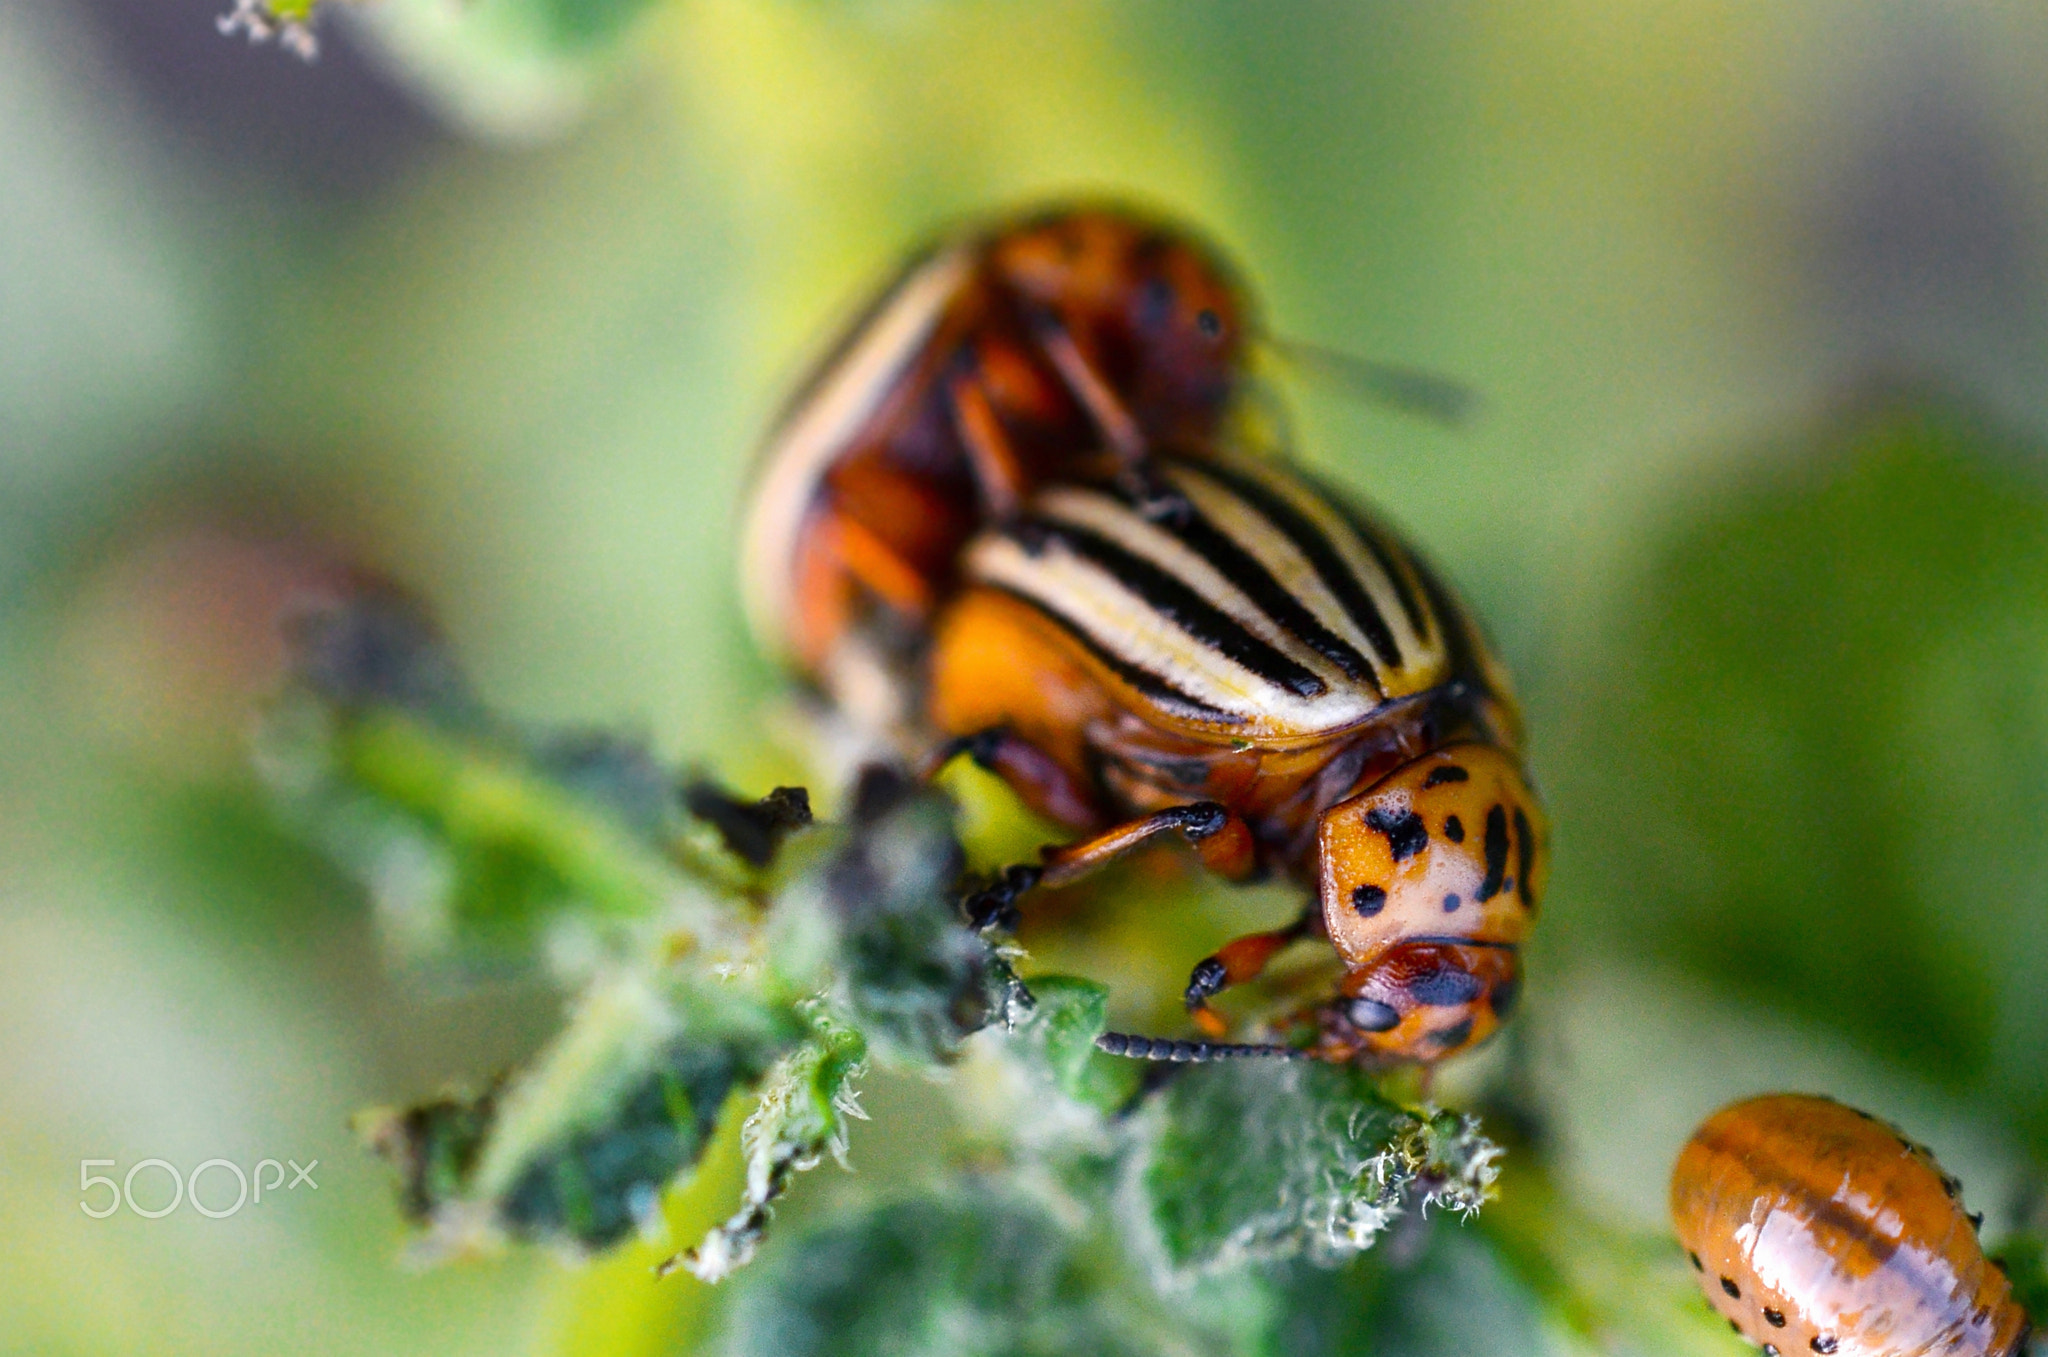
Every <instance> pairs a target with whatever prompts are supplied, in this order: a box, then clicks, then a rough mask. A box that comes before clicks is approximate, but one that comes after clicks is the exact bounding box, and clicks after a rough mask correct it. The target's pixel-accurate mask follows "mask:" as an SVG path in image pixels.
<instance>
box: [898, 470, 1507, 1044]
mask: <svg viewBox="0 0 2048 1357" xmlns="http://www.w3.org/2000/svg"><path fill="white" fill-rule="evenodd" d="M1146 470H1147V473H1148V483H1147V484H1146V485H1145V486H1143V487H1142V488H1138V489H1133V488H1132V487H1130V486H1128V485H1126V484H1123V483H1110V484H1103V485H1075V484H1060V485H1055V486H1050V487H1047V488H1046V489H1044V490H1042V491H1040V492H1039V493H1037V494H1036V495H1034V496H1033V497H1032V498H1031V499H1030V500H1029V501H1027V502H1026V504H1025V507H1024V509H1023V511H1022V512H1021V513H1019V514H1018V515H1017V516H1016V517H1015V518H1014V519H1012V520H1010V521H1009V522H1007V523H1004V524H1001V525H996V526H991V527H990V528H988V529H987V530H985V531H984V532H983V533H981V534H980V535H979V536H977V537H976V538H975V539H974V540H973V541H972V542H971V543H969V545H968V546H967V548H966V550H965V551H964V552H963V554H962V567H961V575H962V579H961V584H960V588H959V590H958V592H957V593H955V594H954V595H953V596H952V597H951V598H950V599H949V600H948V601H947V603H946V604H945V606H944V607H943V608H942V609H941V611H940V613H939V616H938V617H937V619H936V621H935V623H934V625H933V639H932V643H931V650H930V655H929V659H928V667H927V670H926V674H927V686H926V691H925V697H924V710H925V713H926V716H927V719H928V721H929V723H930V725H931V727H932V728H933V729H934V730H936V731H937V732H939V733H941V734H946V735H950V736H952V737H953V742H952V744H951V745H950V746H948V748H947V750H946V751H945V752H952V751H955V750H957V751H962V752H966V753H968V754H971V755H972V756H973V757H974V758H975V759H976V760H977V761H979V762H981V763H982V764H983V765H985V766H987V767H989V768H992V769H994V770H995V771H996V772H998V773H999V774H1001V775H1002V776H1003V778H1004V779H1005V780H1006V781H1008V782H1009V783H1010V785H1011V786H1012V787H1013V788H1015V789H1016V790H1017V792H1018V793H1019V794H1020V795H1021V796H1022V797H1023V799H1024V800H1025V801H1026V802H1027V803H1029V804H1030V805H1031V806H1032V807H1033V808H1034V809H1036V810H1038V811H1039V812H1041V813H1042V814H1045V815H1047V816H1049V817H1051V818H1053V819H1055V820H1059V821H1061V822H1063V823H1065V824H1067V825H1070V826H1072V827H1073V828H1075V829H1077V830H1081V831H1084V832H1088V833H1089V837H1086V838H1084V839H1082V840H1080V841H1079V842H1076V843H1073V844H1069V845H1067V846H1065V847H1061V848H1056V849H1049V850H1047V852H1046V854H1045V860H1044V862H1043V863H1042V864H1038V865H1034V866H1028V867H1018V868H1012V869H1011V871H1010V872H1009V874H1008V875H1007V876H1006V877H1005V878H1004V880H1003V881H1002V882H1001V883H1000V884H999V885H997V886H996V887H994V888H992V889H990V890H988V891H984V892H982V893H981V894H980V895H978V896H977V897H975V899H974V900H973V901H972V908H973V909H974V910H975V911H976V912H977V915H978V921H979V922H996V921H1000V919H1001V917H1002V916H1003V914H1004V913H1005V912H1006V911H1007V910H1009V909H1010V908H1011V906H1012V902H1013V900H1014V898H1015V896H1016V895H1017V894H1018V893H1020V892H1021V891H1023V890H1026V889H1029V888H1030V887H1032V886H1035V885H1042V884H1059V883H1064V882H1068V881H1072V880H1075V879H1077V878H1079V877H1081V876H1083V875H1085V874H1086V873H1088V872H1090V871H1093V870H1094V869H1096V868H1097V867H1099V866H1101V865H1103V864H1104V863H1106V862H1108V861H1109V860H1111V859H1113V858H1115V857H1117V856H1119V855H1120V854H1122V853H1124V852H1126V851H1128V850H1130V849H1132V848H1135V847H1137V846H1139V845H1140V844H1143V843H1147V842H1150V841H1152V840H1154V839H1157V838H1158V837H1160V836H1162V835H1167V834H1171V833H1175V832H1178V833H1179V834H1180V835H1182V836H1183V837H1185V838H1186V839H1188V840H1189V841H1191V842H1192V843H1193V844H1194V845H1195V847H1196V850H1197V851H1198V853H1199V854H1200V856H1201V858H1202V860H1203V861H1204V862H1205V863H1206V864H1207V865H1208V866H1209V867H1210V868H1212V869H1214V870H1216V871H1218V872H1221V873H1223V874H1224V875H1226V876H1229V877H1233V878H1237V879H1244V878H1248V877H1251V876H1254V875H1256V874H1257V873H1259V872H1260V871H1262V870H1266V869H1273V870H1278V871H1281V872H1284V873H1286V874H1288V875H1290V876H1292V877H1294V878H1295V879H1297V880H1299V881H1301V882H1302V883H1303V885H1305V886H1307V887H1309V888H1310V889H1312V890H1313V891H1314V892H1315V896H1316V904H1315V905H1314V906H1312V907H1311V908H1310V909H1309V910H1307V911H1305V912H1304V914H1303V915H1302V917H1301V918H1300V919H1299V920H1298V921H1296V922H1295V923H1294V924H1293V925H1291V926H1290V927H1287V928H1283V929H1278V930H1275V931H1272V932H1268V933H1259V934H1253V935H1250V936H1247V937H1243V938H1239V939H1236V940H1235V941H1233V942H1231V943H1229V944H1227V945H1226V946H1224V947H1223V948H1222V949H1221V950H1219V951H1218V952H1217V953H1216V954H1215V955H1213V956H1211V957H1209V958H1206V959H1205V960H1204V961H1203V962H1202V963H1201V964H1200V965H1198V966H1196V967H1195V969H1194V972H1193V975H1192V976H1191V977H1190V980H1189V984H1188V990H1187V1001H1188V1007H1189V1009H1190V1011H1191V1012H1192V1013H1193V1015H1194V1016H1195V1019H1196V1021H1197V1023H1198V1025H1200V1026H1201V1027H1202V1028H1203V1030H1204V1032H1205V1033H1206V1034H1208V1035H1209V1036H1211V1037H1215V1036H1220V1035H1222V1024H1221V1021H1220V1019H1218V1018H1217V1016H1216V1015H1215V1014H1214V1012H1213V1011H1212V1010H1210V1009H1209V1007H1208V1000H1209V998H1210V997H1211V996H1213V995H1214V994H1215V993H1217V992H1218V991H1220V990H1222V989H1224V988H1226V987H1227V986H1230V985H1235V984H1239V983H1242V982H1243V981H1246V980H1249V979H1251V978H1253V977H1254V976H1256V975H1257V974H1259V972H1260V971H1261V970H1262V969H1263V968H1264V967H1265V965H1266V963H1267V962H1268V961H1269V960H1270V959H1271V958H1272V957H1273V956H1274V955H1275V954H1276V953H1277V952H1278V951H1279V950H1280V949H1281V948H1282V947H1284V946H1286V945H1287V944H1288V943H1290V942H1292V941H1294V940H1296V939H1298V938H1303V937H1311V936H1314V937H1323V938H1327V939H1328V940H1329V941H1330V942H1331V943H1332V944H1333V945H1334V946H1335V948H1336V950H1337V952H1338V954H1339V956H1340V957H1341V958H1342V959H1343V961H1344V962H1345V964H1346V968H1347V969H1346V972H1345V975H1344V977H1343V979H1342V980H1341V981H1340V982H1339V986H1338V993H1337V995H1336V996H1335V997H1334V998H1332V999H1331V1000H1329V1001H1328V1002H1326V1003H1324V1004H1321V1005H1319V1006H1317V1007H1316V1008H1315V1009H1313V1010H1312V1011H1311V1012H1310V1013H1307V1014H1304V1015H1302V1016H1303V1017H1304V1018H1305V1019H1307V1020H1310V1021H1312V1022H1313V1024H1314V1029H1315V1037H1314V1041H1313V1045H1312V1047H1311V1051H1312V1053H1314V1054H1317V1055H1319V1056H1323V1057H1326V1058H1330V1059H1350V1058H1353V1057H1355V1056H1364V1057H1367V1058H1372V1059H1380V1060H1423V1061H1428V1060H1436V1059H1440V1058H1442V1057H1444V1056H1447V1055H1450V1054H1453V1053H1455V1052H1457V1051H1460V1050H1463V1049H1466V1048H1467V1047H1469V1046H1472V1045H1474V1044H1476V1043H1478V1042H1480V1041H1483V1040H1484V1039H1485V1038H1486V1037H1487V1036H1489V1035H1491V1034H1492V1033H1493V1032H1494V1030H1495V1029H1496V1028H1497V1027H1498V1026H1499V1024H1500V1021H1501V1019H1502V1018H1504V1017H1505V1016H1506V1015H1507V1014H1508V1012H1509V1011H1510V1010H1511V1009H1512V1007H1513V1004H1514V1001H1515V997H1516V992H1517V988H1518V985H1519V979H1520V964H1519V952H1520V947H1521V944H1522V941H1523V939H1524V938H1525V936H1526V935H1527V933H1528V930H1529V926H1530V923H1531V921H1532V919H1533V918H1534V915H1535V911H1536V908H1537V903H1538V901H1539V899H1540V897H1541V891H1542V883H1543V877H1544V872H1545V867H1546V856H1547V854H1546V843H1545V837H1544V822H1543V815H1542V811H1541V809H1540V808H1539V806H1538V804H1537V801H1536V798H1535V796H1534V794H1533V793H1532V792H1531V791H1530V788H1529V784H1528V780H1527V777H1526V775H1525V774H1524V772H1523V770H1522V766H1521V760H1520V757H1519V754H1518V753H1517V749H1518V743H1519V733H1520V732H1519V719H1518V717H1517V715H1516V711H1515V708H1514V705H1513V701H1512V699H1511V698H1510V696H1509V694H1508V691H1507V688H1506V682H1505V679H1504V676H1503V675H1502V674H1501V671H1500V669H1499V667H1498V666H1497V665H1496V664H1495V663H1494V662H1493V661H1492V660H1491V659H1490V658H1489V656H1488V653H1487V651H1486V649H1485V647H1484V644H1483V642H1482V641H1481V639H1480V637H1479V635H1478V633H1477V630H1476V629H1475V627H1474V626H1473V624H1472V622H1471V620H1470V619H1469V617H1468V616H1467V615H1466V613H1465V612H1464V610H1463V609H1462V608H1461V607H1460V606H1459V605H1458V604H1457V602H1456V600H1455V599H1454V598H1453V596H1452V595H1451V593H1450V591H1449V590H1448V589H1447V588H1446V587H1445V586H1444V585H1443V583H1442V582H1441V581H1440V580H1438V579H1437V578H1436V577H1435V576H1434V575H1433V574H1432V573H1431V572H1430V571H1429V570H1428V569H1427V568H1426V567H1425V566H1424V565H1423V564H1422V563H1421V562H1420V561H1419V560H1418V559H1417V558H1416V557H1415V556H1414V555H1413V554H1412V553H1411V552H1409V551H1408V550H1407V548H1406V547H1404V546H1403V545H1402V544H1401V543H1400V542H1399V540H1397V539H1396V538H1395V537H1394V536H1393V535H1392V534H1391V533H1389V532H1388V531H1387V530H1386V529H1385V528H1384V527H1383V526H1381V525H1380V524H1378V523H1376V522H1374V521H1373V520H1371V519H1369V518H1367V517H1365V516H1363V515H1361V514H1359V513H1357V512H1355V511H1353V510H1352V509H1350V508H1348V507H1347V506H1345V505H1344V504H1343V502H1342V501H1341V500H1340V499H1338V498H1337V497H1336V496H1334V495H1332V494H1330V493H1329V492H1327V491H1326V490H1324V489H1322V488H1321V487H1318V486H1316V485H1314V484H1312V483H1311V482H1310V481H1308V480H1307V479H1305V478H1304V477H1302V476H1301V475H1300V474H1299V473H1297V472H1295V471H1293V470H1291V469H1289V468H1288V467H1287V466H1286V465H1285V464H1284V463H1282V462H1280V461H1278V460H1277V459H1271V458H1264V457H1252V456H1241V455H1230V454H1228V453H1226V452H1224V451H1222V450H1219V449H1210V450H1207V451H1205V452H1204V453H1203V454H1202V455H1200V456H1184V455H1179V454H1176V453H1172V452H1166V451H1161V452H1157V453H1155V454H1153V455H1152V457H1150V458H1149V459H1148V461H1147V466H1146ZM1183 1045H1184V1046H1185V1047H1186V1048H1187V1049H1182V1048H1181V1047H1174V1046H1171V1045H1169V1049H1168V1051H1167V1054H1168V1055H1169V1056H1170V1057H1171V1058H1177V1059H1199V1058H1202V1055H1203V1050H1202V1045H1201V1043H1186V1044H1183Z"/></svg>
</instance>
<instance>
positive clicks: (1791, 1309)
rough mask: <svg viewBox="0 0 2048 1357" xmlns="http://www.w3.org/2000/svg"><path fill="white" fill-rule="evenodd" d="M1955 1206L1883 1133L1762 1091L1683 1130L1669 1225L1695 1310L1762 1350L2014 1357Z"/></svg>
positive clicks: (1949, 1189)
mask: <svg viewBox="0 0 2048 1357" xmlns="http://www.w3.org/2000/svg"><path fill="white" fill-rule="evenodd" d="M1960 1196H1961V1187H1960V1185H1959V1184H1958V1183H1957V1182H1956V1180H1955V1179H1954V1178H1952V1177H1949V1176H1948V1175H1947V1174H1944V1173H1943V1172H1942V1170H1941V1166H1940V1165H1939V1164H1937V1163H1935V1162H1934V1156H1933V1155H1931V1154H1930V1153H1928V1151H1927V1150H1925V1149H1924V1148H1922V1147H1921V1146H1919V1145H1916V1144H1914V1143H1913V1142H1912V1141H1910V1140H1907V1139H1906V1138H1905V1137H1904V1136H1902V1135H1900V1134H1899V1133H1898V1132H1897V1131H1896V1130H1894V1129H1893V1128H1891V1127H1890V1126H1887V1125H1886V1124H1885V1123H1883V1122H1881V1121H1878V1120H1876V1119H1875V1118H1872V1117H1870V1116H1868V1115H1866V1114H1864V1113H1862V1112H1858V1111H1856V1110H1855V1109H1854V1108H1850V1107H1844V1106H1843V1105H1842V1104H1840V1103H1837V1102H1834V1101H1831V1100H1830V1099H1827V1098H1817V1097H1810V1096H1806V1095H1801V1094H1773V1095H1770V1096H1767V1097H1761V1098H1751V1099H1749V1100H1747V1101H1744V1102H1739V1103H1735V1104H1732V1105H1731V1106H1728V1107H1725V1108H1722V1109H1721V1110H1720V1111H1719V1112H1716V1113H1715V1114H1714V1115H1713V1116H1711V1117H1709V1118H1707V1120H1706V1121H1705V1122H1703V1123H1702V1124H1701V1125H1700V1128H1699V1129H1698V1130H1697V1131H1695V1132H1693V1136H1692V1139H1691V1140H1690V1141H1688V1142H1687V1143H1686V1146H1685V1148H1684V1150H1683V1151H1681V1152H1680V1153H1679V1156H1678V1163H1677V1165H1676V1166H1675V1167H1674V1168H1673V1170H1672V1175H1671V1218H1672V1223H1673V1224H1674V1225H1675V1226H1676V1228H1677V1231H1678V1238H1679V1241H1680V1242H1681V1243H1683V1244H1684V1245H1685V1248H1686V1252H1687V1255H1688V1257H1689V1258H1690V1260H1691V1262H1692V1266H1693V1267H1694V1269H1695V1270H1696V1271H1697V1272H1698V1274H1699V1279H1700V1285H1701V1287H1702V1288H1703V1289H1704V1290H1705V1292H1706V1295H1707V1300H1708V1301H1709V1302H1710V1303H1711V1304H1712V1305H1713V1306H1714V1308H1715V1309H1716V1310H1718V1311H1720V1312H1721V1314H1723V1315H1724V1316H1726V1317H1727V1319H1728V1321H1729V1323H1730V1325H1731V1326H1733V1327H1734V1328H1735V1330H1736V1331H1737V1332H1739V1333H1741V1334H1742V1335H1743V1336H1744V1337H1746V1338H1749V1339H1750V1340H1751V1341H1753V1342H1755V1343H1757V1344H1759V1345H1760V1346H1762V1348H1763V1350H1764V1351H1765V1352H1766V1353H1772V1354H1784V1355H1785V1357H1791V1354H1809V1353H1818V1354H1822V1355H1823V1357H1826V1354H1836V1355H1837V1357H1937V1355H1940V1357H1948V1355H1950V1354H1953V1357H2016V1354H2018V1353H2019V1352H2020V1351H2021V1350H2022V1349H2023V1347H2024V1346H2025V1343H2026V1336H2027V1330H2028V1325H2027V1317H2026V1315H2025V1313H2024V1312H2023V1311H2022V1310H2021V1309H2020V1308H2019V1306H2018V1305H2017V1304H2015V1303H2014V1301H2013V1298H2012V1285H2011V1283H2010V1282H2009V1281H2008V1280H2007V1279H2006V1276H2005V1274H2004V1273H2003V1272H2001V1271H1999V1270H1998V1268H1997V1267H1995V1266H1994V1265H1992V1264H1991V1263H1990V1262H1989V1261H1987V1260H1986V1259H1985V1257H1984V1251H1983V1249H1982V1248H1980V1247H1979V1246H1978V1243H1977V1234H1976V1228H1975V1223H1974V1221H1973V1220H1972V1219H1971V1217H1969V1216H1968V1215H1966V1214H1965V1213H1964V1211H1963V1207H1962V1203H1961V1200H1960Z"/></svg>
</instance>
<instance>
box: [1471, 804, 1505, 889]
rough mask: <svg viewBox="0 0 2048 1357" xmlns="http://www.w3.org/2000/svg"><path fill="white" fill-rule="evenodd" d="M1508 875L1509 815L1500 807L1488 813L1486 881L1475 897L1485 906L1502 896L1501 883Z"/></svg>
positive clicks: (1481, 883)
mask: <svg viewBox="0 0 2048 1357" xmlns="http://www.w3.org/2000/svg"><path fill="white" fill-rule="evenodd" d="M1507 874H1508V813H1507V811H1506V810H1504V809H1502V808H1501V807H1499V806H1495V807H1494V808H1493V809H1492V810H1490V811H1488V812H1486V880H1484V881H1482V882H1480V883H1479V891H1478V893H1477V894H1476V895H1474V896H1473V898H1474V899H1475V900H1478V901H1479V902H1480V903H1481V904H1485V903H1486V902H1487V901H1488V900H1491V899H1492V898H1493V897H1494V896H1496V895H1499V894H1500V885H1501V882H1502V881H1504V880H1506V879H1507Z"/></svg>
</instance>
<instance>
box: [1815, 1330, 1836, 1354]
mask: <svg viewBox="0 0 2048 1357" xmlns="http://www.w3.org/2000/svg"><path fill="white" fill-rule="evenodd" d="M1807 1346H1808V1347H1810V1348H1812V1349H1813V1350H1814V1351H1815V1352H1818V1353H1820V1354H1821V1357H1827V1354H1828V1353H1830V1352H1833V1351H1834V1350H1835V1349H1836V1348H1838V1347H1840V1346H1841V1344H1840V1343H1838V1342H1836V1341H1835V1336H1834V1335H1833V1334H1831V1333H1824V1334H1821V1335H1820V1336H1819V1337H1817V1338H1815V1339H1814V1340H1813V1341H1812V1342H1811V1343H1808V1344H1807Z"/></svg>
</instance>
